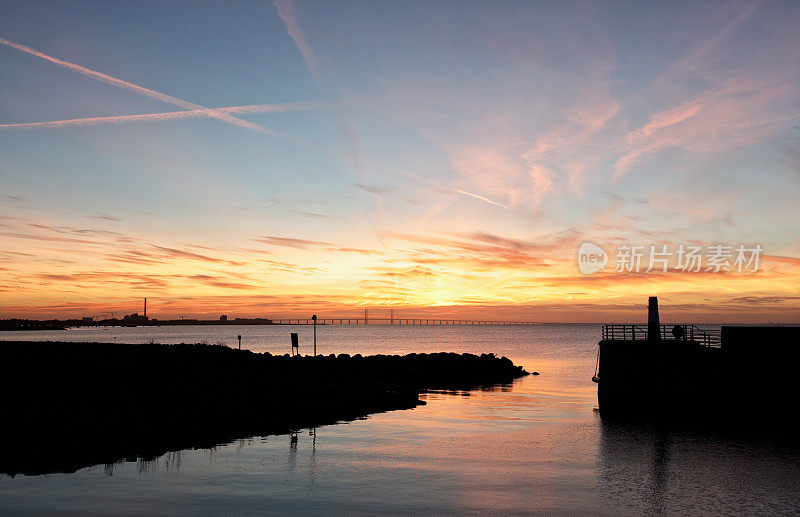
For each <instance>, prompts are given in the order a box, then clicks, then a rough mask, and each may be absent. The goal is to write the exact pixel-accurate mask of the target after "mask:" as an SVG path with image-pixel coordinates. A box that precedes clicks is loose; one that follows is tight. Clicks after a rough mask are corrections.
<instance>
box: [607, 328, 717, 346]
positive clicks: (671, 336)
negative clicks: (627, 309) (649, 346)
mask: <svg viewBox="0 0 800 517" xmlns="http://www.w3.org/2000/svg"><path fill="white" fill-rule="evenodd" d="M676 327H680V329H681V331H679V332H678V333H677V335H676V333H674V332H673V330H674V329H675V328H676ZM660 332H661V340H662V341H694V342H696V343H699V344H701V345H704V346H713V347H720V346H722V329H719V328H717V329H703V328H700V327H698V326H697V325H661V328H660ZM603 341H647V325H646V324H610V325H603Z"/></svg>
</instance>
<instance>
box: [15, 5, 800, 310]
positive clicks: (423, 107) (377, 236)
mask: <svg viewBox="0 0 800 517" xmlns="http://www.w3.org/2000/svg"><path fill="white" fill-rule="evenodd" d="M584 242H591V243H594V244H596V245H598V246H600V247H602V248H603V249H605V250H606V251H607V252H608V253H609V255H610V258H609V263H608V265H607V266H606V268H605V270H603V271H601V272H597V273H593V274H590V275H584V274H582V273H581V272H580V271H579V269H578V258H577V256H578V248H579V247H580V245H581V244H582V243H584ZM682 244H683V245H686V246H689V245H693V246H701V247H703V248H704V249H706V248H707V247H708V246H712V245H718V244H722V245H726V246H731V247H734V248H735V247H737V246H739V245H744V246H746V247H748V248H749V247H753V246H755V245H760V246H761V247H762V248H763V253H762V254H761V256H760V268H759V271H758V272H756V273H753V272H743V273H737V272H736V271H731V272H713V271H705V267H704V268H703V270H701V271H699V272H684V271H680V270H676V269H675V268H674V267H673V265H674V264H673V262H670V270H669V272H667V273H663V272H649V273H647V272H644V271H640V272H638V273H637V272H635V271H634V272H618V271H616V270H615V257H616V250H617V248H618V247H619V246H621V245H629V246H645V247H647V248H648V249H649V246H651V245H657V246H658V247H659V248H660V247H661V246H663V245H667V246H668V247H669V249H677V248H678V247H679V246H680V245H682ZM650 295H658V296H659V300H660V302H661V305H662V319H666V320H669V321H673V320H681V321H701V322H702V321H711V322H722V321H731V322H749V321H753V322H763V321H770V320H775V321H781V322H800V2H796V1H790V2H741V3H739V2H713V3H712V2H620V3H613V2H595V3H592V2H574V3H571V2H519V3H517V2H486V3H478V2H456V1H447V2H445V1H442V2H348V3H343V2H293V1H291V0H276V1H275V2H274V3H272V2H268V1H253V2H145V1H136V2H125V3H123V2H105V1H102V2H86V1H81V2H67V1H59V2H52V3H50V2H31V1H22V2H15V1H9V0H5V1H3V2H2V3H0V317H28V318H44V317H81V316H101V315H104V314H109V313H110V312H112V311H113V312H115V313H117V315H121V314H123V313H129V312H135V311H140V310H141V299H142V298H144V297H147V298H148V314H149V315H151V316H154V317H158V318H167V317H178V316H180V315H185V316H196V317H214V318H216V317H217V316H218V315H219V314H228V315H229V317H236V316H239V317H275V318H277V317H289V316H302V317H306V316H308V315H310V314H311V313H312V312H314V313H317V314H319V315H320V316H321V317H323V316H324V317H337V316H345V317H346V316H350V315H352V316H353V317H355V316H356V315H357V314H361V313H363V309H364V308H369V310H370V313H371V314H374V315H375V317H378V316H380V315H382V314H385V313H388V311H389V309H394V311H395V316H396V317H414V316H422V315H436V316H441V317H463V318H482V319H516V320H532V321H555V322H560V321H576V322H581V321H638V320H641V319H642V318H644V317H645V314H646V312H645V310H644V307H646V304H647V296H650Z"/></svg>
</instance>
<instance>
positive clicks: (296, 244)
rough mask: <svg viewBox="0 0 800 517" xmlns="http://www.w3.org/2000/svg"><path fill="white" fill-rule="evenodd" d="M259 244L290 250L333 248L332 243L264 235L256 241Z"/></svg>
mask: <svg viewBox="0 0 800 517" xmlns="http://www.w3.org/2000/svg"><path fill="white" fill-rule="evenodd" d="M254 240H255V241H257V242H261V243H263V244H269V245H270V246H285V247H289V248H298V249H308V248H310V247H315V246H333V244H331V243H330V242H323V241H309V240H306V239H292V238H289V237H273V236H270V235H264V236H261V237H258V238H256V239H254Z"/></svg>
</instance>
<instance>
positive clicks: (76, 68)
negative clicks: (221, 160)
mask: <svg viewBox="0 0 800 517" xmlns="http://www.w3.org/2000/svg"><path fill="white" fill-rule="evenodd" d="M0 43H2V44H3V45H7V46H9V47H11V48H15V49H17V50H19V51H21V52H25V53H27V54H30V55H32V56H36V57H38V58H41V59H44V60H45V61H50V62H51V63H55V64H56V65H58V66H62V67H64V68H66V69H68V70H72V71H73V72H77V73H79V74H81V75H85V76H86V77H91V78H93V79H97V80H98V81H101V82H104V83H106V84H111V85H114V86H118V87H120V88H124V89H126V90H128V91H132V92H135V93H138V94H140V95H144V96H147V97H151V98H153V99H157V100H160V101H161V102H166V103H168V104H172V105H174V106H179V107H181V108H184V109H187V110H207V116H209V117H211V118H215V119H217V120H221V121H223V122H227V123H228V124H233V125H234V126H239V127H243V128H245V129H250V130H252V131H258V132H259V133H265V134H268V135H272V136H283V135H282V134H281V133H279V132H278V131H275V130H274V129H270V128H268V127H265V126H261V125H259V124H254V123H253V122H248V121H247V120H242V119H240V118H236V117H232V116H231V115H228V114H227V113H223V112H221V111H217V110H213V109H210V108H206V107H205V106H201V105H199V104H195V103H193V102H189V101H185V100H183V99H179V98H177V97H173V96H171V95H167V94H166V93H161V92H157V91H154V90H150V89H148V88H144V87H142V86H139V85H136V84H133V83H129V82H127V81H123V80H122V79H117V78H116V77H112V76H110V75H107V74H104V73H101V72H97V71H96V70H91V69H89V68H86V67H84V66H81V65H77V64H75V63H70V62H69V61H64V60H63V59H58V58H57V57H53V56H49V55H47V54H45V53H44V52H40V51H38V50H36V49H34V48H31V47H28V46H26V45H22V44H20V43H15V42H13V41H9V40H7V39H5V38H0Z"/></svg>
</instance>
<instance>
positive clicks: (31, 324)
mask: <svg viewBox="0 0 800 517" xmlns="http://www.w3.org/2000/svg"><path fill="white" fill-rule="evenodd" d="M274 324H275V322H273V321H272V320H271V319H268V318H235V319H227V318H226V319H217V320H198V319H193V318H192V319H189V318H182V319H177V320H159V319H154V318H148V317H147V316H140V315H139V314H128V315H127V316H124V317H123V318H108V319H102V320H93V319H91V318H87V319H83V318H79V319H78V318H73V319H66V320H57V319H53V320H29V319H18V318H12V319H6V320H0V331H3V330H64V329H66V328H70V327H141V326H153V327H158V326H171V325H274Z"/></svg>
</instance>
